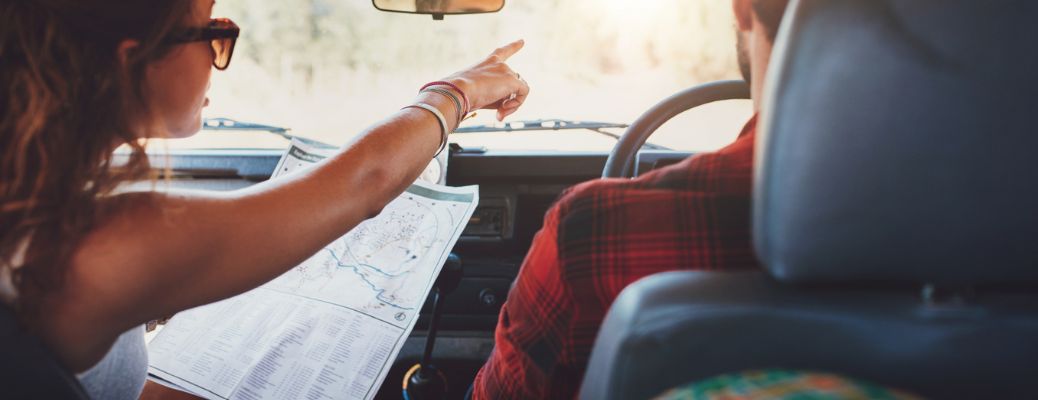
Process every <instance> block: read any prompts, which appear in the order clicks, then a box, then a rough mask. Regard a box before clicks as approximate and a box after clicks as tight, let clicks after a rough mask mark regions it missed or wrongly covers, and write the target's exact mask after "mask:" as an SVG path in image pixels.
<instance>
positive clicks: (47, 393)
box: [0, 305, 88, 399]
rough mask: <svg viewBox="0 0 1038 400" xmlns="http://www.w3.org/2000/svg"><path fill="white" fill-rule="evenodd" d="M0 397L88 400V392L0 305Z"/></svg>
mask: <svg viewBox="0 0 1038 400" xmlns="http://www.w3.org/2000/svg"><path fill="white" fill-rule="evenodd" d="M0 354H2V355H3V357H0V398H4V399H88V397H87V394H86V392H84V391H83V388H82V387H81V386H80V384H79V380H77V379H76V377H75V376H73V375H72V374H71V373H69V372H68V371H66V370H65V369H64V368H63V367H62V366H61V365H60V364H59V363H58V362H57V361H56V360H55V358H54V356H53V355H52V354H51V352H50V351H49V350H48V349H47V348H46V347H45V346H44V345H43V343H42V342H40V340H39V339H37V338H36V337H34V336H32V335H30V334H28V333H26V332H25V331H24V330H23V329H22V328H21V326H19V323H18V321H17V319H16V317H15V315H14V312H13V311H12V310H11V309H10V308H8V307H7V306H3V305H0Z"/></svg>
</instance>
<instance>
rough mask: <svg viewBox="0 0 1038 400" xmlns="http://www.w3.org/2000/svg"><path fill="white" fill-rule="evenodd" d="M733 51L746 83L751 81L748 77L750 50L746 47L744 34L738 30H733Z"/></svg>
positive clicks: (749, 74)
mask: <svg viewBox="0 0 1038 400" xmlns="http://www.w3.org/2000/svg"><path fill="white" fill-rule="evenodd" d="M735 53H736V55H737V57H738V59H739V72H741V73H742V79H743V80H745V81H746V83H748V84H750V83H752V81H751V79H750V77H751V74H752V71H753V70H752V67H751V66H750V51H749V50H748V49H747V48H746V35H745V34H743V33H742V32H739V31H738V30H736V31H735Z"/></svg>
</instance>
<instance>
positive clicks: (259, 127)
mask: <svg viewBox="0 0 1038 400" xmlns="http://www.w3.org/2000/svg"><path fill="white" fill-rule="evenodd" d="M202 130H205V131H224V132H226V131H242V132H244V131H249V132H266V133H270V134H274V135H278V136H281V137H283V138H285V139H286V140H288V141H292V140H293V139H295V140H299V141H300V142H303V143H306V144H308V145H311V146H317V147H322V148H329V149H334V148H336V147H335V146H332V145H330V144H327V143H324V142H319V141H316V140H313V139H307V138H305V137H302V136H296V135H291V134H289V133H288V132H289V131H291V129H289V128H282V127H280V126H272V125H263V124H257V123H253V122H242V121H238V120H233V119H230V118H206V119H204V120H202Z"/></svg>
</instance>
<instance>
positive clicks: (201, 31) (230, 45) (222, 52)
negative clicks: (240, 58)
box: [171, 18, 241, 71]
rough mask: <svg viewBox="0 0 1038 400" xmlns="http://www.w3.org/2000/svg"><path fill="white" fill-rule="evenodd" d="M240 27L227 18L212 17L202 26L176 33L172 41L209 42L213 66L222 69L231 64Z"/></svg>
mask: <svg viewBox="0 0 1038 400" xmlns="http://www.w3.org/2000/svg"><path fill="white" fill-rule="evenodd" d="M239 33H241V29H240V28H238V25H237V24H235V23H234V21H231V20H230V19H227V18H214V19H212V20H210V21H209V25H208V26H206V27H204V28H190V29H186V30H184V31H182V32H181V33H179V34H176V35H174V36H173V38H172V39H171V42H173V43H190V42H210V43H211V45H212V46H213V54H214V55H215V57H213V66H214V67H216V69H218V70H220V71H223V70H225V69H227V66H228V65H230V64H231V55H233V54H234V44H235V42H237V41H238V34H239Z"/></svg>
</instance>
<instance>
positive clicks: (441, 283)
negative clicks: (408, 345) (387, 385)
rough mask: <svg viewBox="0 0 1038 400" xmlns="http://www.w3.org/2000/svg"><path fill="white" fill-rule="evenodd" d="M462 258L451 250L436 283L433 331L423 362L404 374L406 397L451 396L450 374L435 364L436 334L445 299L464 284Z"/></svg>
mask: <svg viewBox="0 0 1038 400" xmlns="http://www.w3.org/2000/svg"><path fill="white" fill-rule="evenodd" d="M461 275H462V266H461V258H460V257H458V256H457V255H456V254H454V253H451V254H450V256H448V257H447V262H445V263H444V264H443V270H441V271H440V276H439V277H437V278H436V282H435V283H434V284H433V290H432V294H433V309H432V318H431V319H430V321H429V334H428V336H426V338H425V353H424V354H423V355H422V361H421V362H420V363H418V364H415V365H414V366H413V367H411V369H410V370H408V371H407V373H406V374H404V399H406V400H439V399H443V398H445V397H446V396H447V377H446V376H445V375H443V373H442V372H440V370H438V369H436V365H435V364H433V360H432V352H433V346H434V345H435V344H436V333H437V330H438V329H439V324H440V316H441V314H442V311H443V298H444V297H446V296H447V295H448V294H450V293H451V292H453V291H454V289H457V288H458V284H459V283H461Z"/></svg>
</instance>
